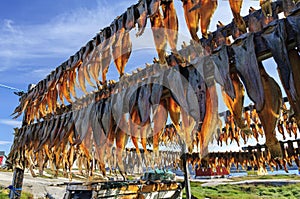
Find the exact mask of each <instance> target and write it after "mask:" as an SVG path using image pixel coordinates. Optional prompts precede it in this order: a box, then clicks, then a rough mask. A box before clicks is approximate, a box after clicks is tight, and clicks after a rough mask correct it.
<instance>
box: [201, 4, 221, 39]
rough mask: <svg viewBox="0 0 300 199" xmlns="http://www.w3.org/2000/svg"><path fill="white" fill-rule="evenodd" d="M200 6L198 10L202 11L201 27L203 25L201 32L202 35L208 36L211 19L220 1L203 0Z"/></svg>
mask: <svg viewBox="0 0 300 199" xmlns="http://www.w3.org/2000/svg"><path fill="white" fill-rule="evenodd" d="M200 4H201V5H200V8H199V10H198V12H199V13H200V27H201V33H202V37H204V38H206V39H207V38H208V33H207V30H208V27H209V24H210V21H211V18H212V16H213V15H214V13H215V11H216V9H217V6H218V1H212V0H201V3H200Z"/></svg>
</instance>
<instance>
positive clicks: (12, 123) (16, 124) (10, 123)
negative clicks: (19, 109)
mask: <svg viewBox="0 0 300 199" xmlns="http://www.w3.org/2000/svg"><path fill="white" fill-rule="evenodd" d="M0 124H4V125H7V126H12V127H19V126H21V124H22V122H21V121H17V120H10V119H0Z"/></svg>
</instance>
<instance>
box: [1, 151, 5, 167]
mask: <svg viewBox="0 0 300 199" xmlns="http://www.w3.org/2000/svg"><path fill="white" fill-rule="evenodd" d="M4 155H5V152H4V151H0V165H2V163H3V159H4Z"/></svg>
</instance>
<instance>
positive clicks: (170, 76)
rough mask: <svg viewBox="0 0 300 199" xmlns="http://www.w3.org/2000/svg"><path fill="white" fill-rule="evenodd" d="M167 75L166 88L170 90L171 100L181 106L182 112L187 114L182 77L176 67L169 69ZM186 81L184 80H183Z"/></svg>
mask: <svg viewBox="0 0 300 199" xmlns="http://www.w3.org/2000/svg"><path fill="white" fill-rule="evenodd" d="M166 75H167V84H166V85H167V86H168V88H169V89H170V92H171V95H172V98H173V99H174V100H175V101H176V102H177V103H178V104H179V105H180V106H181V107H183V110H185V111H186V112H188V110H189V109H188V105H187V102H186V98H185V93H184V86H183V82H182V75H181V73H180V72H179V68H178V67H172V68H170V69H169V73H167V74H166ZM185 81H186V80H185Z"/></svg>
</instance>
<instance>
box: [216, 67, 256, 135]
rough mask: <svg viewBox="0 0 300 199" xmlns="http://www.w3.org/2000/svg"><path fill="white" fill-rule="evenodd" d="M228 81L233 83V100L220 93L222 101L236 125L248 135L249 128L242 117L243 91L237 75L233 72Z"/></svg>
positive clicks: (223, 92) (224, 93)
mask: <svg viewBox="0 0 300 199" xmlns="http://www.w3.org/2000/svg"><path fill="white" fill-rule="evenodd" d="M230 79H231V81H232V83H233V87H234V91H235V93H236V95H235V98H234V99H232V98H231V97H230V96H229V95H228V94H227V93H226V92H225V91H222V97H223V101H224V103H225V104H226V106H227V108H228V109H229V111H230V113H231V115H232V116H233V119H234V121H235V122H236V125H237V126H238V127H239V128H240V129H241V130H242V131H244V133H246V134H250V133H249V132H250V129H249V127H248V126H247V125H246V124H245V122H244V118H243V117H242V115H243V105H244V97H245V89H244V86H243V84H242V82H241V81H240V79H239V77H238V74H237V73H235V72H233V73H231V75H230Z"/></svg>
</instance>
